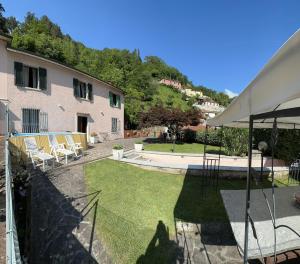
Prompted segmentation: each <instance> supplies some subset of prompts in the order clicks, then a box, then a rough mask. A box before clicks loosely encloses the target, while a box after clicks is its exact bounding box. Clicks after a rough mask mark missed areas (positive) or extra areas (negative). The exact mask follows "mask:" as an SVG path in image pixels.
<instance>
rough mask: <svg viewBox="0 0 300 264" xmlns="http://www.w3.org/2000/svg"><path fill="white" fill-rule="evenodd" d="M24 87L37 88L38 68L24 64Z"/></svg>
mask: <svg viewBox="0 0 300 264" xmlns="http://www.w3.org/2000/svg"><path fill="white" fill-rule="evenodd" d="M23 74H24V75H23V76H24V85H25V87H30V88H35V89H37V88H38V69H37V68H33V67H30V66H26V65H24V68H23Z"/></svg>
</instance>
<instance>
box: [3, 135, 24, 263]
mask: <svg viewBox="0 0 300 264" xmlns="http://www.w3.org/2000/svg"><path fill="white" fill-rule="evenodd" d="M8 144H9V143H8V140H7V139H6V141H5V191H6V263H7V264H15V263H21V256H20V250H19V242H18V234H17V229H16V223H15V214H14V195H13V183H12V174H11V162H10V153H9V150H8Z"/></svg>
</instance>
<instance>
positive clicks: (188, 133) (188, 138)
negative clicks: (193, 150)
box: [183, 129, 196, 143]
mask: <svg viewBox="0 0 300 264" xmlns="http://www.w3.org/2000/svg"><path fill="white" fill-rule="evenodd" d="M183 133H184V141H185V142H187V143H193V142H195V141H196V132H195V131H193V130H191V129H185V130H184V131H183Z"/></svg>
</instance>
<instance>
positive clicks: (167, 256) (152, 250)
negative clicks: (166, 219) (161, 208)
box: [136, 220, 184, 264]
mask: <svg viewBox="0 0 300 264" xmlns="http://www.w3.org/2000/svg"><path fill="white" fill-rule="evenodd" d="M183 261H184V259H183V251H182V248H180V247H179V246H178V245H177V243H176V242H175V241H173V240H170V236H169V229H168V227H166V226H165V224H164V223H163V222H162V221H161V220H160V221H158V224H157V227H156V232H155V234H154V236H153V238H152V239H151V241H150V243H149V245H148V247H147V250H146V252H145V254H143V255H141V256H140V257H139V258H138V260H137V262H136V263H137V264H154V263H161V264H163V263H166V264H167V263H170V264H172V263H174V264H175V263H183Z"/></svg>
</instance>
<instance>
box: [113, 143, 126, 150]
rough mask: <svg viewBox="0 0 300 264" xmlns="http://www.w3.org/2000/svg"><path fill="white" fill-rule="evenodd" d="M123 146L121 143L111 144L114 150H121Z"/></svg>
mask: <svg viewBox="0 0 300 264" xmlns="http://www.w3.org/2000/svg"><path fill="white" fill-rule="evenodd" d="M123 148H124V147H123V145H121V144H116V145H113V149H115V150H121V149H123Z"/></svg>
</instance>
